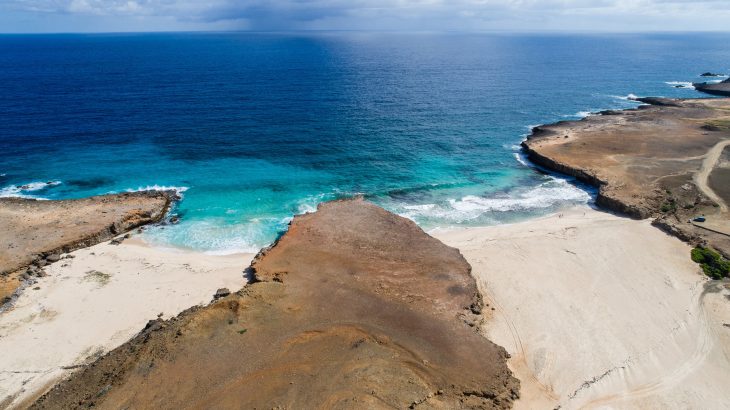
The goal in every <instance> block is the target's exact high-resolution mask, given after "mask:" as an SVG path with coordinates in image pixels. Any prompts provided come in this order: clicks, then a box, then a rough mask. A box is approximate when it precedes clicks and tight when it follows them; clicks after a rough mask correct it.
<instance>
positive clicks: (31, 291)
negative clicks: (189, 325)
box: [0, 237, 253, 408]
mask: <svg viewBox="0 0 730 410" xmlns="http://www.w3.org/2000/svg"><path fill="white" fill-rule="evenodd" d="M68 255H70V257H67V256H66V255H64V257H63V258H62V259H60V260H59V261H58V262H55V263H53V264H51V265H49V266H46V267H45V271H46V272H47V276H45V277H42V278H38V279H37V280H36V283H35V284H33V285H31V286H29V287H27V288H26V289H25V290H24V291H23V292H22V293H21V294H20V295H19V297H18V299H17V300H16V302H15V304H14V306H13V308H12V309H11V310H9V311H7V312H3V313H2V314H0V350H2V351H3V352H5V354H3V355H2V357H1V358H0V369H1V370H2V372H0V407H2V408H5V407H10V408H14V407H19V408H23V407H25V406H27V405H30V404H31V403H32V402H33V401H34V400H35V398H36V397H38V396H39V395H40V394H43V393H44V392H45V391H46V390H47V389H49V388H50V387H52V386H53V385H54V384H55V383H56V382H58V381H59V380H61V379H63V378H64V377H66V376H68V375H69V374H71V373H72V372H73V371H74V370H75V369H77V368H79V367H81V366H83V365H85V364H89V363H91V362H93V361H94V360H95V359H96V358H98V357H100V356H101V355H103V354H105V353H106V352H108V351H110V350H112V349H114V348H116V347H117V346H119V345H121V344H123V343H125V342H127V340H129V339H130V338H131V337H132V336H134V335H135V334H137V333H138V332H139V330H140V329H142V328H143V327H144V326H145V324H146V323H147V322H148V321H149V320H153V319H155V318H157V317H158V315H159V314H162V316H161V318H163V319H168V318H170V317H174V316H176V315H178V314H179V313H180V312H182V311H183V310H185V309H188V308H190V307H191V306H196V305H206V304H207V303H209V302H211V301H212V300H213V295H214V294H215V293H216V290H217V289H219V288H229V289H232V290H237V289H240V288H241V287H242V286H244V285H245V284H246V283H247V279H246V277H245V275H244V273H243V272H244V270H245V269H246V267H247V266H248V264H249V262H250V260H251V259H252V258H253V254H234V255H227V256H211V255H206V254H203V253H198V252H191V251H187V250H171V249H160V248H154V247H151V246H149V245H147V244H146V243H145V242H143V241H141V240H139V239H136V238H134V237H133V238H131V239H127V240H124V241H123V242H122V243H121V244H119V245H112V244H109V243H100V244H97V245H93V246H91V247H87V248H83V249H79V250H76V251H73V252H71V253H69V254H68ZM36 288H38V289H36Z"/></svg>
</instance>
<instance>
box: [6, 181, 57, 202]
mask: <svg viewBox="0 0 730 410" xmlns="http://www.w3.org/2000/svg"><path fill="white" fill-rule="evenodd" d="M57 185H61V181H47V182H29V183H27V184H22V185H8V186H6V187H4V188H0V198H35V199H45V198H41V197H38V196H35V195H31V194H28V192H36V191H42V190H44V189H46V188H50V187H54V186H57Z"/></svg>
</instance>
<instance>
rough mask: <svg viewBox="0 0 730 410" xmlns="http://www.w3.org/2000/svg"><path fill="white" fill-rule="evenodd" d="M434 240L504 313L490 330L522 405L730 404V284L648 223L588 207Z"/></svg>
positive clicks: (649, 406) (697, 406) (457, 232)
mask: <svg viewBox="0 0 730 410" xmlns="http://www.w3.org/2000/svg"><path fill="white" fill-rule="evenodd" d="M432 234H434V235H435V236H436V237H437V238H439V239H440V240H442V241H443V242H445V243H446V244H448V245H451V246H454V247H456V248H459V249H460V250H461V252H462V253H463V254H464V256H465V257H466V259H467V260H468V261H469V263H470V264H471V265H472V268H473V274H474V275H475V277H476V278H477V281H478V282H479V286H480V289H481V290H482V292H483V293H484V296H485V302H486V303H489V304H490V307H493V308H494V312H493V313H494V316H493V318H492V319H490V320H489V321H488V323H487V325H486V326H485V329H484V331H485V334H486V335H487V336H488V337H489V338H490V339H491V340H492V341H494V342H495V343H497V344H500V345H502V346H504V347H505V348H506V349H507V351H508V352H509V353H510V354H511V355H512V358H511V359H510V366H511V368H512V369H513V371H514V372H515V375H516V376H517V377H518V378H519V379H520V380H521V383H522V388H521V396H522V397H521V399H520V400H519V401H517V403H516V408H522V409H537V408H555V407H557V406H560V408H562V409H574V408H621V409H625V408H641V409H723V408H730V390H729V389H727V386H726V383H727V375H728V374H730V359H729V358H730V303H729V302H728V300H727V299H726V298H728V295H730V290H729V289H728V287H729V285H728V284H727V283H718V282H710V281H708V280H707V279H706V277H705V276H704V275H702V274H701V272H700V270H699V267H698V265H697V264H695V263H694V262H692V261H691V260H690V249H691V248H690V246H689V245H687V244H685V243H683V242H681V241H680V240H678V239H676V238H674V237H671V236H668V235H666V234H664V233H663V232H661V231H660V230H659V229H657V228H655V227H652V226H651V225H650V221H649V220H644V221H636V220H631V219H627V218H621V217H617V216H614V215H612V214H609V213H604V212H600V211H596V210H593V209H590V208H588V207H582V208H576V209H572V210H569V211H566V212H564V213H562V214H558V215H552V216H549V217H545V218H541V219H535V220H530V221H527V222H524V223H518V224H514V225H504V226H495V227H486V228H467V229H460V230H452V231H440V232H438V231H437V232H433V233H432ZM726 324H728V325H726Z"/></svg>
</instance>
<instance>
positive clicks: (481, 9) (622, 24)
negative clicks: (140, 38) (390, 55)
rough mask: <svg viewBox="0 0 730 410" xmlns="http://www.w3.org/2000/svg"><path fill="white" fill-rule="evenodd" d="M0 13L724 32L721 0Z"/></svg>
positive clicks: (345, 3) (273, 3)
mask: <svg viewBox="0 0 730 410" xmlns="http://www.w3.org/2000/svg"><path fill="white" fill-rule="evenodd" d="M3 9H5V10H9V11H14V12H18V13H25V15H29V14H30V15H33V14H43V13H45V14H57V15H87V16H89V15H90V16H94V15H96V16H122V17H128V18H138V17H156V18H163V19H172V20H174V21H178V22H182V23H186V22H187V23H192V22H194V23H196V24H202V25H210V26H215V25H220V24H221V22H224V23H227V24H229V26H230V27H232V28H235V27H240V28H255V29H312V28H313V29H347V28H352V29H368V28H375V29H408V30H414V29H424V30H462V29H465V30H490V29H516V30H525V29H537V30H540V29H548V30H550V29H562V30H585V29H588V30H591V29H592V30H623V31H629V30H636V29H637V28H639V29H641V28H645V29H651V30H660V29H662V28H664V29H666V30H723V31H724V30H728V29H730V24H727V22H728V21H730V1H726V0H704V1H695V0H502V1H497V0H451V1H447V0H391V1H386V0H208V1H197V0H4V1H3V0H0V11H2V10H3ZM637 24H638V25H639V27H637Z"/></svg>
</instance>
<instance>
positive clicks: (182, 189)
mask: <svg viewBox="0 0 730 410" xmlns="http://www.w3.org/2000/svg"><path fill="white" fill-rule="evenodd" d="M188 189H190V188H189V187H186V186H172V185H157V184H155V185H147V186H145V187H138V188H137V189H133V188H129V189H127V190H126V192H145V191H175V195H177V196H178V197H179V198H181V199H182V197H183V192H185V191H187V190H188ZM108 193H109V194H115V193H117V192H116V191H109V192H108Z"/></svg>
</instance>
